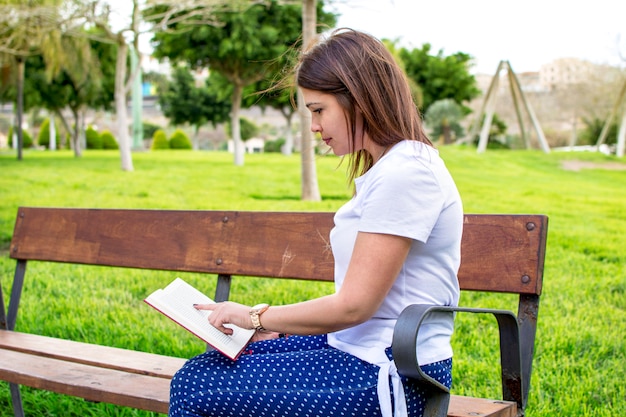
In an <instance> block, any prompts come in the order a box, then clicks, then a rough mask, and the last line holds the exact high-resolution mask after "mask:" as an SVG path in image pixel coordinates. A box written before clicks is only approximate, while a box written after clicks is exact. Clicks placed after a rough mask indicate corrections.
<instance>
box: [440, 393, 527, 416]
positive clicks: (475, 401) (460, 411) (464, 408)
mask: <svg viewBox="0 0 626 417" xmlns="http://www.w3.org/2000/svg"><path fill="white" fill-rule="evenodd" d="M477 416H488V417H517V404H516V403H514V402H509V401H496V400H487V399H484V398H473V397H462V396H459V395H453V396H451V398H450V406H449V407H448V417H477Z"/></svg>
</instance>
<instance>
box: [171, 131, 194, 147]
mask: <svg viewBox="0 0 626 417" xmlns="http://www.w3.org/2000/svg"><path fill="white" fill-rule="evenodd" d="M170 148H171V149H192V146H191V141H190V140H189V136H187V134H186V133H185V132H183V131H182V130H180V129H176V131H174V133H172V137H171V138H170Z"/></svg>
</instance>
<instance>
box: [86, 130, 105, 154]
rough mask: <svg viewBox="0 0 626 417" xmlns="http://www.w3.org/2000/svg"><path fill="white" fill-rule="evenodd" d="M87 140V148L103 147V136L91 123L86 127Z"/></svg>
mask: <svg viewBox="0 0 626 417" xmlns="http://www.w3.org/2000/svg"><path fill="white" fill-rule="evenodd" d="M85 141H86V142H87V149H102V137H100V133H98V131H97V130H96V129H94V128H93V127H92V126H91V125H90V126H87V129H85Z"/></svg>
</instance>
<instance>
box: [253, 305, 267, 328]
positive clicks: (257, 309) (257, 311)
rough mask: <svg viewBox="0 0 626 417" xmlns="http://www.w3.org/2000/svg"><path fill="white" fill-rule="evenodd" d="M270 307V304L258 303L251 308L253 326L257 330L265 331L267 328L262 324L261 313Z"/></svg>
mask: <svg viewBox="0 0 626 417" xmlns="http://www.w3.org/2000/svg"><path fill="white" fill-rule="evenodd" d="M268 308H270V305H269V304H257V305H255V306H254V307H252V308H251V309H250V319H251V320H252V327H254V328H255V329H256V330H259V331H264V330H265V328H264V327H263V325H262V324H261V314H263V313H265V311H266V310H267V309H268Z"/></svg>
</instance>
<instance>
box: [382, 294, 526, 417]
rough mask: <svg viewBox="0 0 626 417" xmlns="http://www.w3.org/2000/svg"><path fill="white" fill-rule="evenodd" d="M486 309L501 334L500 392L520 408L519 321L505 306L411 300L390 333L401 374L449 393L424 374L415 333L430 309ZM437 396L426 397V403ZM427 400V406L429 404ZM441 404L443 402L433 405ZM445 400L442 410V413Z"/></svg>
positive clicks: (433, 311)
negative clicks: (436, 303) (476, 305)
mask: <svg viewBox="0 0 626 417" xmlns="http://www.w3.org/2000/svg"><path fill="white" fill-rule="evenodd" d="M435 312H437V313H449V314H454V313H455V312H465V313H489V314H493V315H494V316H495V317H496V320H497V322H498V329H499V334H500V363H501V367H502V396H503V399H504V400H506V401H515V402H517V404H518V408H519V409H523V408H522V406H523V400H522V399H523V398H525V397H524V393H523V387H522V359H521V350H520V335H519V325H518V322H517V318H516V316H515V315H514V314H513V313H512V312H510V311H507V310H494V309H480V308H465V307H450V306H433V305H423V304H413V305H410V306H408V307H407V308H405V309H404V311H403V312H402V313H401V314H400V317H399V318H398V321H397V323H396V326H395V329H394V333H393V344H392V350H393V358H394V361H395V363H396V367H397V368H398V372H399V373H400V375H403V376H406V377H409V378H413V379H416V380H417V381H419V382H420V383H421V384H422V385H423V386H424V387H425V388H427V389H429V390H430V391H431V392H432V393H433V395H436V396H441V395H442V394H443V395H444V396H446V395H447V396H448V397H449V390H448V388H446V387H445V386H444V385H442V384H441V383H439V382H438V381H436V380H434V379H433V378H431V377H430V376H428V375H426V374H425V373H424V372H423V371H422V370H421V369H420V367H419V365H418V361H417V351H418V346H417V334H418V332H419V329H420V327H421V325H422V323H423V321H424V319H425V318H426V317H427V316H428V315H429V314H432V313H435ZM437 401H439V400H433V399H431V400H429V401H428V403H431V402H437ZM428 403H427V406H428ZM436 407H437V408H441V407H442V404H439V405H436ZM446 411H447V403H446V404H445V409H444V410H443V411H442V412H443V414H425V415H432V416H437V415H442V416H444V415H445V412H446Z"/></svg>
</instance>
